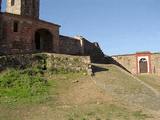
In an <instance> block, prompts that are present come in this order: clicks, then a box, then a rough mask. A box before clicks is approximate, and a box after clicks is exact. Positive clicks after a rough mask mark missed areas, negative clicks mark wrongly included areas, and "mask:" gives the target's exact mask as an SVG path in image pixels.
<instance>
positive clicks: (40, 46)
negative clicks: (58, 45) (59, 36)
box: [35, 29, 53, 52]
mask: <svg viewBox="0 0 160 120" xmlns="http://www.w3.org/2000/svg"><path fill="white" fill-rule="evenodd" d="M35 49H36V51H42V52H52V50H53V36H52V34H51V33H50V32H49V31H48V30H46V29H40V30H37V31H36V32H35Z"/></svg>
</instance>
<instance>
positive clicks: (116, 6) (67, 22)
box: [3, 0, 160, 55]
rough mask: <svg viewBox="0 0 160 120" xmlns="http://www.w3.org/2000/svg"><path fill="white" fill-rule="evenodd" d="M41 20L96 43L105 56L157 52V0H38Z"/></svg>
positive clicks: (159, 3)
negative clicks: (58, 25) (39, 1)
mask: <svg viewBox="0 0 160 120" xmlns="http://www.w3.org/2000/svg"><path fill="white" fill-rule="evenodd" d="M4 2H5V0H4V1H3V3H4ZM4 8H5V4H3V10H4ZM40 18H41V19H44V20H47V21H50V22H54V23H57V24H60V25H61V28H60V33H61V34H63V35H69V36H75V35H81V36H84V37H85V38H87V39H88V40H90V41H92V42H95V41H97V42H98V43H99V44H100V46H101V48H102V50H103V51H104V53H105V54H107V55H115V54H128V53H135V52H137V51H152V52H159V51H160V0H41V7H40Z"/></svg>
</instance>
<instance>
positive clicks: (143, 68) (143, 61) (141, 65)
mask: <svg viewBox="0 0 160 120" xmlns="http://www.w3.org/2000/svg"><path fill="white" fill-rule="evenodd" d="M139 70H140V73H148V62H147V60H146V58H142V59H140V61H139Z"/></svg>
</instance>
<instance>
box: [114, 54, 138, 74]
mask: <svg viewBox="0 0 160 120" xmlns="http://www.w3.org/2000/svg"><path fill="white" fill-rule="evenodd" d="M112 58H113V59H114V60H115V61H117V62H118V63H120V64H121V65H122V66H123V67H124V68H126V69H127V70H128V71H130V72H131V73H132V74H137V64H136V63H137V61H136V55H135V54H131V55H119V56H113V57H112Z"/></svg>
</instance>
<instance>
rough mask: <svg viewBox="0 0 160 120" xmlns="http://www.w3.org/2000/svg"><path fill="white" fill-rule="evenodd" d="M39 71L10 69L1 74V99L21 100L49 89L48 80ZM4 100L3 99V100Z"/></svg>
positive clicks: (41, 93)
mask: <svg viewBox="0 0 160 120" xmlns="http://www.w3.org/2000/svg"><path fill="white" fill-rule="evenodd" d="M37 74H39V71H34V70H23V71H20V70H15V69H9V70H7V71H5V72H4V73H2V74H1V75H0V100H2V99H4V98H5V101H8V99H9V100H11V101H12V100H14V101H17V100H20V99H22V98H31V97H35V96H40V95H43V94H45V93H47V91H48V82H47V81H46V80H45V79H44V78H42V77H41V76H40V75H37ZM1 102H2V101H1Z"/></svg>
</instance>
